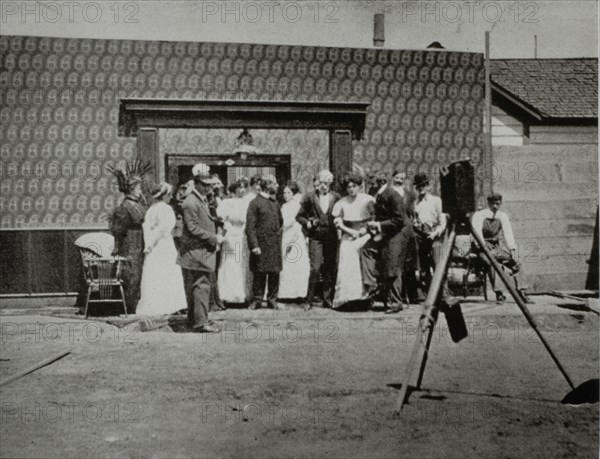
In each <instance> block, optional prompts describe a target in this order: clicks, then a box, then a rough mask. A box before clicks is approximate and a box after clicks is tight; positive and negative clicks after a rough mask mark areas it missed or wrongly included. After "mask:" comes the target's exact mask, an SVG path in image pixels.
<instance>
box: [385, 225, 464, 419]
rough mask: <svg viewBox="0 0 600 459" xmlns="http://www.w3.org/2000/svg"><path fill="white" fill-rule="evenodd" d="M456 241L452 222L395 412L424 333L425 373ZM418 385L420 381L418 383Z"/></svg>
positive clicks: (403, 401)
mask: <svg viewBox="0 0 600 459" xmlns="http://www.w3.org/2000/svg"><path fill="white" fill-rule="evenodd" d="M455 240H456V230H455V223H454V222H452V223H451V226H450V233H449V234H448V237H447V238H446V241H445V243H444V250H443V251H442V256H441V257H440V261H439V263H438V265H437V266H436V267H435V271H434V273H433V279H432V280H431V286H430V287H429V292H427V299H426V300H425V303H423V307H422V310H421V317H420V319H419V324H418V325H417V340H416V342H415V344H414V346H413V349H412V351H411V354H410V358H409V360H408V364H407V365H406V368H405V369H404V381H403V383H402V388H401V389H400V395H399V396H398V403H397V406H398V408H397V411H398V412H400V411H402V407H403V406H404V403H405V402H406V392H407V391H408V384H409V383H410V380H411V379H412V375H413V371H414V368H415V364H416V361H417V356H418V354H419V349H420V348H421V343H422V338H423V334H424V333H428V334H429V335H428V336H427V342H428V344H427V348H426V350H425V353H424V354H423V357H422V360H421V364H420V374H421V376H422V373H423V372H424V371H425V361H426V359H427V351H428V350H429V344H431V335H432V334H433V327H434V326H435V318H437V310H436V309H437V307H438V302H439V299H440V292H441V290H442V285H443V283H444V279H445V278H446V272H447V270H448V262H449V261H450V254H451V253H452V247H453V246H454V241H455ZM419 385H420V381H419Z"/></svg>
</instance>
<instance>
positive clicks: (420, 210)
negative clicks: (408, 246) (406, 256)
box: [413, 172, 446, 289]
mask: <svg viewBox="0 0 600 459" xmlns="http://www.w3.org/2000/svg"><path fill="white" fill-rule="evenodd" d="M413 185H414V187H415V190H416V192H417V198H416V201H415V222H414V229H415V236H416V238H417V247H418V254H419V271H420V281H421V285H422V286H423V288H424V289H428V288H429V284H430V283H431V276H432V271H433V270H434V269H435V265H436V262H437V260H438V258H439V256H440V254H441V248H442V245H441V239H442V235H443V234H444V232H445V231H446V215H445V214H444V213H443V212H442V200H441V198H439V197H437V196H434V195H432V194H431V193H430V190H431V187H430V185H429V177H427V174H425V173H424V172H419V173H418V174H416V175H415V177H414V179H413Z"/></svg>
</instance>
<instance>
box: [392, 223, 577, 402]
mask: <svg viewBox="0 0 600 459" xmlns="http://www.w3.org/2000/svg"><path fill="white" fill-rule="evenodd" d="M468 225H469V228H470V231H471V235H472V236H473V237H474V238H475V241H476V242H477V245H478V246H479V248H480V249H481V251H482V253H483V254H484V255H485V257H486V258H487V260H488V261H489V262H490V265H491V266H492V268H493V269H494V271H496V273H497V274H498V276H499V277H500V279H502V282H503V283H504V285H505V286H506V288H507V289H508V291H509V292H510V294H511V295H512V297H513V298H514V300H515V303H517V306H519V309H520V310H521V312H522V313H523V315H524V316H525V319H527V322H528V323H529V325H530V326H531V328H532V329H533V330H534V331H535V333H536V334H537V335H538V337H539V338H540V340H541V342H542V344H543V345H544V347H545V348H546V350H547V351H548V353H549V354H550V357H552V360H553V361H554V363H555V364H556V366H557V367H558V369H559V370H560V372H561V373H562V375H563V376H564V378H565V379H566V381H567V383H568V384H569V386H570V387H571V389H575V387H574V385H573V381H572V379H571V377H570V376H569V374H568V373H567V370H566V369H565V368H564V367H563V366H562V364H561V363H560V361H559V360H558V358H557V357H556V355H555V354H554V352H553V351H552V349H551V347H550V344H548V342H547V341H546V339H545V338H544V336H543V335H542V333H541V332H540V330H539V329H538V327H537V324H536V322H535V320H534V318H533V316H532V315H531V313H530V312H529V309H528V308H527V306H526V305H525V301H523V298H522V297H521V295H520V294H519V292H517V290H516V288H515V286H514V285H512V283H511V282H510V280H509V278H508V277H507V275H506V273H505V272H504V270H503V269H502V267H501V266H500V264H499V263H498V262H497V261H496V260H495V259H494V257H493V255H492V254H491V253H490V251H489V250H488V248H487V246H486V245H485V242H484V241H483V240H482V239H481V236H480V235H479V234H477V233H476V232H475V231H474V230H473V227H472V226H471V223H470V222H468ZM455 240H456V222H455V221H454V220H452V222H451V224H450V231H449V232H448V235H447V237H446V240H445V242H444V250H443V251H442V256H441V257H440V260H439V261H438V264H437V266H436V267H435V271H434V273H433V279H432V281H431V286H430V287H429V291H428V292H427V299H426V300H425V303H424V304H423V306H422V310H421V315H420V317H419V324H418V326H417V338H416V341H415V344H414V345H413V348H412V351H411V353H410V358H409V360H408V363H407V364H406V367H405V369H404V381H403V382H402V388H401V390H400V395H399V396H398V402H397V413H398V414H399V413H400V411H402V408H403V406H404V405H405V403H406V402H407V396H406V394H407V391H408V384H409V383H410V381H411V379H412V376H413V372H414V370H415V367H416V363H417V358H418V357H419V353H420V351H421V347H422V346H423V348H424V349H423V353H422V355H421V362H420V365H419V376H418V378H417V384H416V386H415V388H416V389H420V387H421V382H422V380H423V374H424V372H425V365H426V364H427V357H428V354H429V347H430V345H431V338H432V336H433V329H434V327H435V324H436V322H437V318H438V315H439V310H440V307H441V305H442V301H443V299H442V298H441V295H440V292H441V291H442V285H443V282H444V280H445V278H446V274H447V272H448V263H449V261H450V256H451V254H452V248H453V247H454V241H455ZM423 341H424V342H423Z"/></svg>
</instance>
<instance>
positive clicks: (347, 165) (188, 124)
mask: <svg viewBox="0 0 600 459" xmlns="http://www.w3.org/2000/svg"><path fill="white" fill-rule="evenodd" d="M368 106H369V104H368V103H364V102H300V101H250V100H246V101H234V100H223V101H214V100H210V101H208V100H174V99H121V104H120V109H119V135H122V136H128V137H130V136H131V137H137V151H138V158H140V159H144V160H146V161H149V162H150V163H151V164H152V165H153V166H154V174H155V175H154V177H155V179H156V180H161V179H162V177H164V176H166V175H167V174H166V170H165V169H163V167H164V166H165V165H164V163H163V162H162V159H161V152H160V146H159V137H158V130H159V129H161V128H187V129H192V128H196V129H211V128H226V129H238V128H245V129H319V130H327V131H329V168H330V170H331V172H333V174H334V176H335V177H337V178H339V177H342V176H343V175H344V173H345V172H347V171H349V170H351V168H352V140H360V139H361V137H362V135H363V132H364V129H365V122H366V112H367V107H368ZM253 156H254V157H256V158H258V157H260V156H261V155H253ZM208 157H209V156H196V158H197V159H198V161H203V162H206V160H207V158H208ZM269 157H271V155H269ZM219 158H220V159H223V158H221V157H219ZM249 158H250V156H249ZM198 161H197V162H198ZM289 172H290V171H288V173H287V177H288V178H289V177H290V173H289Z"/></svg>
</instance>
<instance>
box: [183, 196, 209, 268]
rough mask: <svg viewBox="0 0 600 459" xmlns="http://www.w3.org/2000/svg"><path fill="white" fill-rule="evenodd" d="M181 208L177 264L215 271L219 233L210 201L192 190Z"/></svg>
mask: <svg viewBox="0 0 600 459" xmlns="http://www.w3.org/2000/svg"><path fill="white" fill-rule="evenodd" d="M181 209H182V212H183V232H182V234H181V241H180V247H179V256H178V257H177V264H179V265H180V266H181V267H182V268H184V269H191V270H196V271H206V272H214V270H215V265H216V260H217V256H216V251H217V234H216V231H215V222H214V221H213V220H212V219H211V217H210V213H209V209H208V201H206V200H203V199H201V198H200V196H199V195H198V194H196V192H192V193H190V194H189V195H188V196H187V197H186V198H185V200H184V201H183V204H182V205H181Z"/></svg>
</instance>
